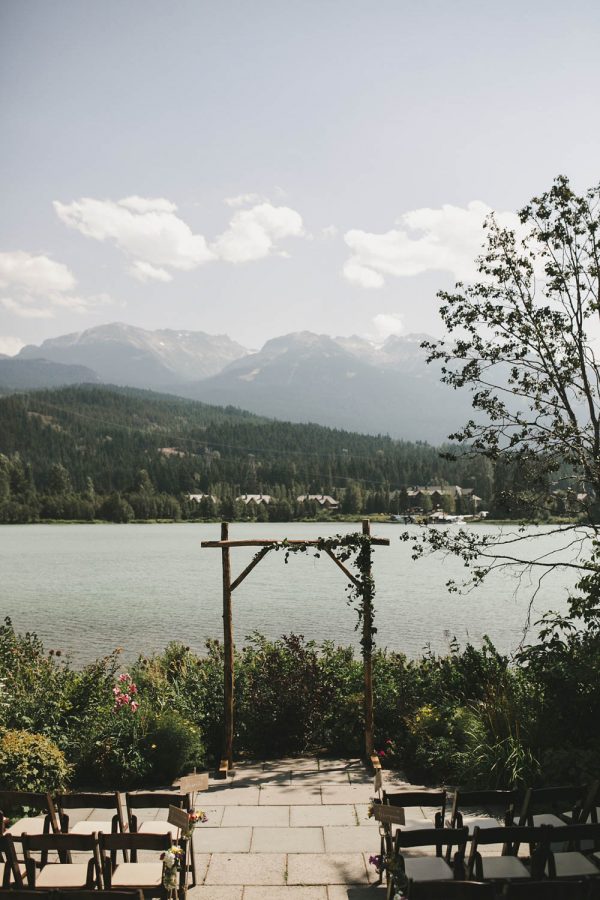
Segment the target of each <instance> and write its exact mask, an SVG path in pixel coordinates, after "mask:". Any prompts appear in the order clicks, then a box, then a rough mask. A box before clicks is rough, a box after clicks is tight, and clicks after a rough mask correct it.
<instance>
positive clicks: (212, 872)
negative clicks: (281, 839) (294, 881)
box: [204, 853, 285, 884]
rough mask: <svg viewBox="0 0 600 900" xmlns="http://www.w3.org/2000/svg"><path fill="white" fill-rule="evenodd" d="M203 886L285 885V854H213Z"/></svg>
mask: <svg viewBox="0 0 600 900" xmlns="http://www.w3.org/2000/svg"><path fill="white" fill-rule="evenodd" d="M204 883H205V884H285V853H213V854H212V856H211V858H210V865H209V867H208V872H207V874H206V879H205V882H204Z"/></svg>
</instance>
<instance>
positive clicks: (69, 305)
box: [0, 250, 112, 319]
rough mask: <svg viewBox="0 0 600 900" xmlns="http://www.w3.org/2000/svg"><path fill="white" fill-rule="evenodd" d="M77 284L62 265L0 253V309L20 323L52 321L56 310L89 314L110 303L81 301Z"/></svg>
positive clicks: (29, 255)
mask: <svg viewBox="0 0 600 900" xmlns="http://www.w3.org/2000/svg"><path fill="white" fill-rule="evenodd" d="M76 284H77V282H76V280H75V276H74V275H73V273H72V272H71V271H70V270H69V269H68V268H67V266H65V265H64V264H63V263H59V262H56V261H55V260H53V259H50V257H48V256H44V255H41V254H38V255H34V254H33V253H26V252H24V251H23V250H15V251H12V252H6V253H0V291H3V292H4V291H6V292H7V293H6V294H5V295H4V296H2V297H0V306H2V307H3V308H4V309H5V310H7V311H8V312H10V313H12V314H13V315H15V316H19V317H21V318H23V319H51V318H52V317H53V316H54V315H55V313H56V310H57V308H63V309H69V310H71V311H72V312H80V313H81V312H89V310H90V309H91V308H93V307H95V306H98V305H105V304H107V303H111V302H112V300H111V298H110V297H109V296H108V295H107V294H97V295H95V296H91V297H82V296H79V295H77V294H75V293H74V289H75V286H76Z"/></svg>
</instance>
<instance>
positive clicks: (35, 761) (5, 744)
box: [0, 731, 70, 793]
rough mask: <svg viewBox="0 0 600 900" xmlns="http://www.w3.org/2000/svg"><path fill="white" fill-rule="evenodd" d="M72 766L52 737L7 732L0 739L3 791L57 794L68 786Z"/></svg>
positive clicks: (0, 783)
mask: <svg viewBox="0 0 600 900" xmlns="http://www.w3.org/2000/svg"><path fill="white" fill-rule="evenodd" d="M69 775H70V766H69V765H68V764H67V761H66V760H65V757H64V754H63V753H62V751H61V750H59V748H58V747H57V746H56V744H55V743H54V742H53V741H51V740H50V739H49V738H46V737H44V736H43V735H41V734H31V733H30V732H28V731H6V732H5V733H4V735H3V736H2V739H1V740H0V789H2V790H12V791H40V792H46V791H47V792H49V793H54V792H55V791H62V790H64V789H65V787H66V786H67V782H68V780H69Z"/></svg>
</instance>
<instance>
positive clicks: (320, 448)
mask: <svg viewBox="0 0 600 900" xmlns="http://www.w3.org/2000/svg"><path fill="white" fill-rule="evenodd" d="M455 449H456V448H455ZM456 452H457V453H458V456H457V458H456V459H455V460H454V461H452V460H450V459H448V458H447V457H445V456H442V455H440V453H439V451H438V450H437V449H436V448H434V447H430V446H428V445H427V444H423V443H419V444H411V443H407V442H405V441H395V440H392V439H391V438H389V437H385V436H381V435H379V436H376V437H373V436H369V435H363V434H354V433H351V432H345V431H339V430H337V429H331V428H325V427H322V426H318V425H311V424H304V425H300V424H292V423H289V422H275V421H271V420H263V419H260V418H259V417H257V416H252V415H250V414H248V413H243V412H242V411H240V410H233V409H219V408H218V407H210V406H205V405H204V404H202V403H197V402H193V401H188V400H183V399H181V398H174V397H169V396H166V395H160V394H154V393H150V392H145V391H136V390H133V389H127V388H122V389H119V388H114V387H111V388H107V387H104V386H93V385H86V386H78V387H67V388H62V389H60V390H52V391H36V392H33V393H30V394H14V395H10V396H6V397H0V454H5V455H4V456H0V522H2V521H5V522H13V521H23V522H27V521H36V520H37V518H39V516H41V517H42V518H56V519H61V518H63V519H65V518H78V519H83V520H88V519H90V518H94V517H98V518H105V519H106V520H107V521H124V520H127V516H131V515H132V516H134V517H135V518H139V519H155V518H174V519H177V518H179V517H180V516H182V517H183V518H191V519H196V518H207V517H208V518H211V517H214V516H221V517H223V518H225V519H227V520H229V521H231V520H234V519H258V520H261V521H262V520H264V521H266V520H269V521H278V522H280V521H289V520H290V519H292V518H295V517H305V516H309V517H315V516H321V515H323V514H324V512H323V510H321V509H320V507H318V506H317V505H316V504H314V503H311V502H310V501H308V502H306V503H298V501H297V497H298V496H301V495H306V494H323V493H325V494H331V495H332V496H334V497H336V498H337V499H338V501H340V502H341V503H342V509H343V510H344V512H346V513H347V514H348V515H358V514H360V513H361V512H368V513H389V512H397V511H398V507H399V497H398V495H397V494H396V493H395V492H396V490H397V489H401V488H403V489H404V497H405V498H406V497H407V494H406V488H407V487H412V486H413V485H415V484H422V483H424V482H430V483H435V484H441V485H443V484H464V485H468V486H469V487H473V488H474V490H475V491H476V493H477V494H478V495H479V496H480V497H483V498H484V499H486V500H487V499H489V497H490V494H491V489H492V475H491V468H490V466H489V465H488V464H487V462H486V461H485V460H484V461H479V460H478V461H475V462H469V463H468V464H467V465H465V464H464V463H463V454H462V453H460V452H459V451H456ZM465 459H466V456H465ZM188 493H190V494H200V493H202V494H205V495H207V497H209V498H210V497H212V496H214V497H215V500H214V501H213V500H211V499H208V500H202V501H201V502H200V503H196V502H195V501H190V500H189V499H188V498H187V496H186V495H187V494H188ZM242 493H265V494H269V495H270V496H271V498H272V501H271V503H270V504H269V505H268V506H265V505H263V504H259V505H256V504H252V503H251V504H248V505H247V506H246V505H244V504H242V503H239V502H236V499H235V497H236V496H237V495H239V494H242ZM116 496H120V497H121V498H122V499H123V500H124V501H125V502H126V503H128V504H129V506H130V507H131V509H132V510H133V512H132V513H129V512H127V513H126V515H125V518H124V513H123V509H124V507H123V506H122V504H118V503H117V500H116V499H115V498H116ZM105 504H107V505H106V506H105ZM40 506H41V508H40ZM329 515H331V514H329Z"/></svg>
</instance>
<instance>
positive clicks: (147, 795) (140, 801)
mask: <svg viewBox="0 0 600 900" xmlns="http://www.w3.org/2000/svg"><path fill="white" fill-rule="evenodd" d="M125 802H126V804H127V819H128V821H129V829H130V831H135V830H136V829H137V815H136V814H135V812H134V810H135V809H153V808H158V809H168V807H169V806H178V807H179V808H180V809H187V810H190V809H191V808H192V798H191V796H190V795H189V794H181V793H179V792H177V791H157V792H156V793H153V792H152V791H147V792H141V791H140V792H135V793H127V794H125Z"/></svg>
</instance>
